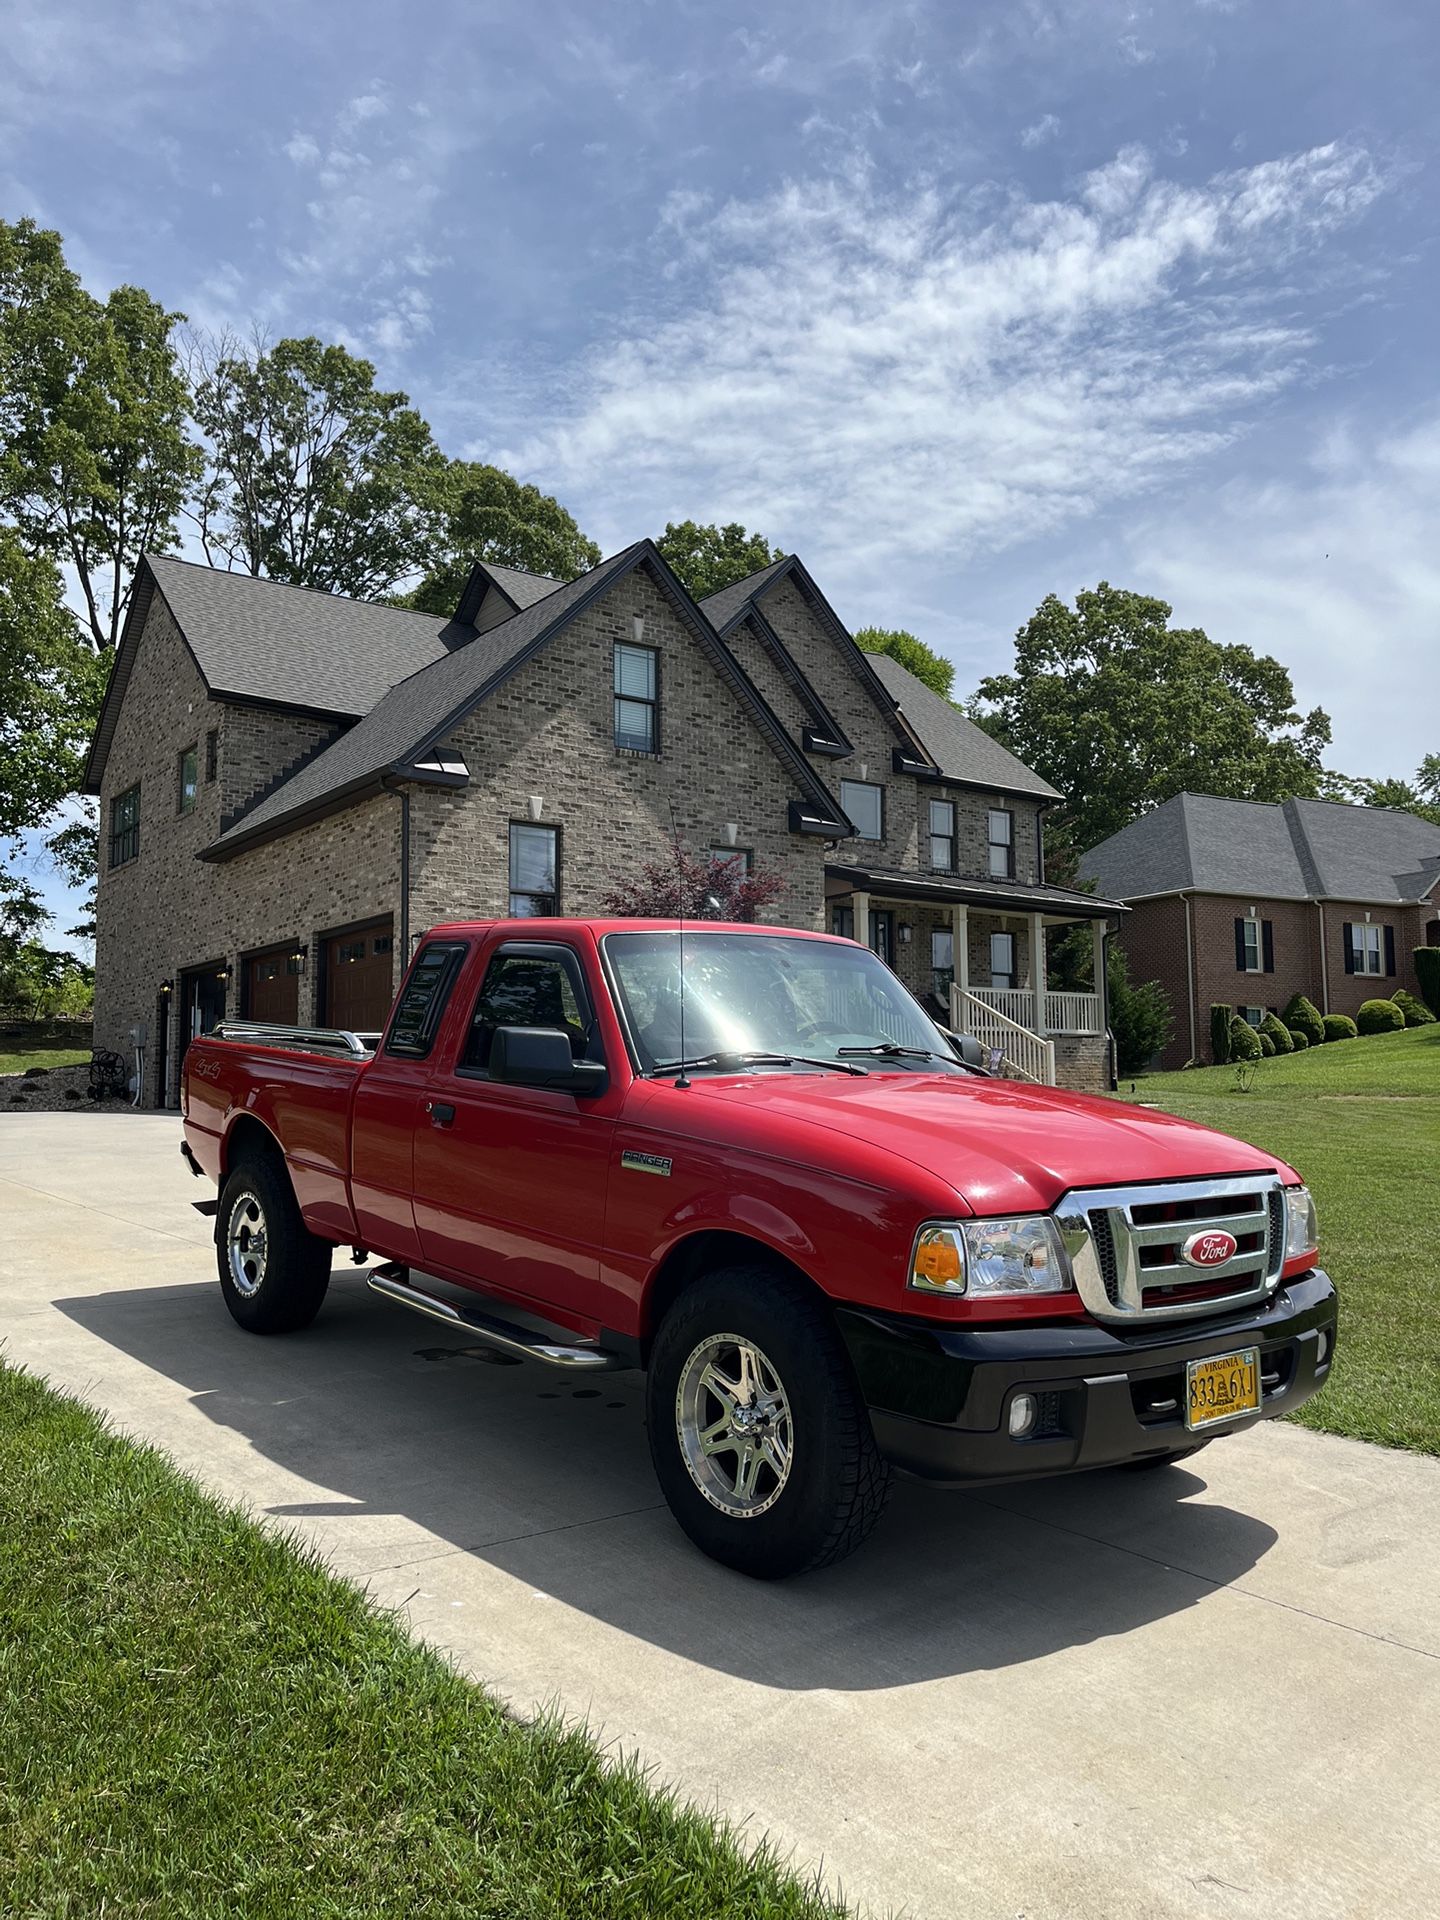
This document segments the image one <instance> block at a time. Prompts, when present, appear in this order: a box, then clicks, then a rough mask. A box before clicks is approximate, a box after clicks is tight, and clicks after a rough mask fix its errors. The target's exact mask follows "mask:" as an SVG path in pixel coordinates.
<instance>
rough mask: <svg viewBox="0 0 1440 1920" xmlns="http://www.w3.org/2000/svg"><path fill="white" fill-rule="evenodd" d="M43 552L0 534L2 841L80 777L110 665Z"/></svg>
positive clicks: (29, 825) (38, 821) (37, 823)
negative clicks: (82, 624) (83, 627)
mask: <svg viewBox="0 0 1440 1920" xmlns="http://www.w3.org/2000/svg"><path fill="white" fill-rule="evenodd" d="M109 663H110V657H109V655H108V654H97V653H96V652H95V650H94V649H93V648H92V647H91V646H89V645H88V644H87V642H86V641H85V639H84V638H83V637H82V635H81V632H80V629H79V627H78V626H77V624H76V621H75V617H74V615H73V614H72V613H71V612H70V611H69V609H68V608H67V607H66V606H65V602H64V589H63V586H62V584H61V580H60V575H59V572H58V570H57V568H56V566H55V563H54V561H53V560H51V559H50V557H49V556H48V555H47V554H32V553H27V552H26V550H25V548H24V546H23V545H22V544H21V541H20V538H19V536H18V534H17V533H16V532H15V531H14V529H13V528H9V527H0V838H3V839H13V838H14V837H15V836H16V835H17V834H21V833H25V832H28V831H30V830H32V829H35V828H39V827H42V826H43V825H44V824H45V822H46V821H47V820H48V819H49V818H50V816H51V815H52V814H53V813H54V811H55V809H56V807H57V806H59V804H60V802H61V801H62V800H63V799H64V798H65V796H66V794H68V793H71V792H73V790H74V788H75V786H76V784H77V783H78V781H79V778H80V769H81V766H82V765H83V763H84V758H85V750H86V747H87V746H88V744H89V740H90V735H91V733H92V732H93V731H94V727H95V722H96V720H97V719H98V718H99V713H100V701H101V699H102V697H103V695H104V690H105V679H106V673H107V669H108V667H109Z"/></svg>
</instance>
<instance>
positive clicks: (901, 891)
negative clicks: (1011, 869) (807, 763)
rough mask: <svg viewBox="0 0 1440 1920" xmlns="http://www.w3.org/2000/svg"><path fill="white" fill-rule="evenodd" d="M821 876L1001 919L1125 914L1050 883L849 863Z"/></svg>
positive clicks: (830, 864)
mask: <svg viewBox="0 0 1440 1920" xmlns="http://www.w3.org/2000/svg"><path fill="white" fill-rule="evenodd" d="M825 871H826V873H827V874H828V875H830V876H831V877H832V878H834V879H836V880H845V881H848V882H849V883H850V885H852V886H859V887H865V888H867V889H868V890H869V891H871V892H872V893H875V894H876V895H878V896H880V897H882V898H887V899H898V900H932V901H935V902H936V903H944V902H946V901H949V902H951V903H954V904H961V903H963V904H965V905H967V906H987V907H994V908H996V909H998V910H999V911H1000V912H1002V913H1069V912H1072V911H1073V912H1074V914H1075V917H1076V919H1077V920H1104V919H1108V918H1109V916H1110V915H1111V914H1116V913H1125V912H1126V911H1127V908H1126V907H1125V906H1124V904H1123V903H1122V902H1121V901H1119V900H1110V899H1105V898H1103V897H1102V896H1101V895H1100V894H1096V893H1080V892H1077V891H1076V889H1075V888H1074V887H1052V886H1050V885H1049V884H1048V882H1038V883H1037V884H1036V885H1034V886H1025V885H1023V884H1022V883H1021V882H1019V881H1017V880H964V879H960V878H958V877H957V876H955V875H954V874H940V873H919V872H916V871H915V870H914V869H913V868H903V867H867V866H864V865H859V866H857V865H856V864H855V863H854V862H852V861H847V860H834V861H827V862H826V866H825Z"/></svg>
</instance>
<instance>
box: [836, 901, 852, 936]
mask: <svg viewBox="0 0 1440 1920" xmlns="http://www.w3.org/2000/svg"><path fill="white" fill-rule="evenodd" d="M830 931H831V933H833V934H834V935H835V938H836V939H837V940H853V939H854V938H855V909H854V908H853V907H832V908H831V909H830Z"/></svg>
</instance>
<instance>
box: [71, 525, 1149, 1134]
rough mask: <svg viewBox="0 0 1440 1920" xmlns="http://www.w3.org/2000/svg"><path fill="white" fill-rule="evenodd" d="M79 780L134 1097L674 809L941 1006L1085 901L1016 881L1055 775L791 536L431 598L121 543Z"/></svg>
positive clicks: (382, 970) (115, 1031) (588, 895)
mask: <svg viewBox="0 0 1440 1920" xmlns="http://www.w3.org/2000/svg"><path fill="white" fill-rule="evenodd" d="M85 786H86V791H87V792H90V793H95V794H98V796H99V799H100V806H101V863H100V866H101V873H100V889H99V898H98V902H97V923H98V925H97V954H96V972H97V978H96V1041H97V1044H98V1045H102V1046H108V1047H115V1048H118V1049H121V1050H123V1051H125V1052H127V1053H128V1052H129V1051H130V1050H131V1048H132V1047H133V1046H134V1045H135V1044H136V1040H137V1037H138V1038H139V1041H140V1044H143V1045H144V1046H145V1048H146V1057H147V1070H146V1092H145V1096H144V1098H145V1103H146V1104H151V1105H153V1104H158V1103H162V1102H163V1103H166V1104H168V1103H172V1102H173V1101H174V1099H175V1097H176V1090H177V1087H178V1079H179V1062H180V1054H181V1051H182V1049H183V1045H184V1044H185V1043H186V1041H188V1038H189V1037H190V1036H191V1035H192V1034H194V1033H196V1032H199V1031H202V1030H204V1029H206V1028H208V1027H209V1026H211V1025H213V1024H214V1022H215V1021H216V1020H217V1019H219V1018H221V1017H222V1016H223V1015H224V1014H225V1013H226V1012H227V1010H228V1011H229V1012H230V1013H231V1014H232V1015H233V1014H238V1015H240V1016H241V1017H246V1018H253V1019H268V1020H280V1021H288V1022H294V1021H300V1022H325V1023H327V1024H331V1025H338V1026H348V1027H352V1028H355V1029H356V1030H359V1031H362V1032H363V1031H370V1030H374V1029H375V1028H377V1027H378V1026H379V1025H380V1023H381V1021H382V1020H383V1018H384V1015H385V1013H386V1011H387V1009H388V1007H389V1003H390V999H391V996H392V993H393V991H394V987H395V985H396V982H397V981H398V979H399V976H400V973H401V972H402V971H403V968H404V966H405V963H406V960H407V959H408V956H409V954H410V953H411V951H412V950H413V946H414V943H415V940H416V939H417V938H418V936H419V935H420V934H421V933H422V932H423V931H424V929H425V928H426V927H427V926H429V925H431V924H433V923H434V922H435V921H437V920H440V919H445V918H453V917H457V916H466V915H470V916H475V917H477V918H486V917H494V916H502V915H506V914H511V913H522V914H530V913H534V914H546V913H555V912H560V911H564V912H567V913H579V914H584V913H587V912H593V911H595V910H597V909H598V907H599V903H600V900H601V898H602V897H603V895H604V894H605V893H606V892H607V891H608V889H609V888H610V887H611V886H612V885H613V884H614V883H615V882H616V881H617V880H618V879H621V878H623V877H625V876H627V875H633V874H634V873H635V872H636V870H637V869H638V868H639V867H640V866H641V865H642V864H643V863H644V862H645V861H647V860H651V859H654V858H656V857H657V856H659V855H662V854H663V852H664V850H665V848H666V847H667V845H668V844H669V841H670V835H671V831H672V820H673V822H674V825H675V827H676V828H678V831H679V833H680V835H681V837H682V839H683V840H685V841H686V842H687V843H688V844H690V845H691V846H694V847H698V848H702V849H709V850H710V851H711V852H712V854H713V857H715V858H716V859H734V858H738V859H746V860H750V859H752V858H753V859H755V860H757V861H759V862H763V863H764V864H765V865H767V866H769V867H771V868H774V869H776V870H778V871H779V872H780V873H781V874H782V875H783V877H784V880H785V891H784V893H783V895H782V896H781V898H780V900H779V901H778V902H777V903H776V905H775V907H774V908H773V909H772V910H771V913H770V916H769V917H770V918H772V919H773V920H775V921H776V922H778V923H782V924H787V925H794V926H802V927H818V926H822V925H834V926H839V927H842V928H843V929H844V930H845V931H846V932H851V931H853V932H854V933H855V934H856V936H857V937H858V938H862V939H867V940H868V941H869V942H870V944H871V945H872V946H874V947H875V948H876V950H877V951H878V952H880V953H881V954H882V956H883V957H884V958H886V959H887V960H889V961H890V962H891V964H892V965H894V966H895V968H896V970H897V972H899V973H900V974H901V976H902V978H904V979H905V980H906V981H907V983H908V984H910V985H911V986H912V987H914V988H915V989H916V990H917V991H919V992H921V993H926V992H930V991H932V990H933V989H936V988H938V989H939V991H940V1001H939V1010H941V1011H944V1012H949V1011H951V1005H950V993H949V988H950V982H951V975H952V973H953V974H954V976H955V978H956V979H957V981H958V983H959V985H960V987H961V988H962V989H968V988H969V987H970V983H971V982H972V981H973V982H974V983H975V986H974V994H975V996H977V997H976V998H975V1000H974V1004H973V1006H972V1005H971V1003H970V1001H969V1000H967V1001H966V1003H965V1005H964V1007H963V1008H962V1013H963V1014H964V1015H965V1016H966V1023H967V1024H968V1025H972V1026H975V1025H976V1022H975V1021H974V1020H971V1019H970V1018H969V1017H968V1016H969V1014H971V1013H974V1014H975V1015H976V1016H977V1017H978V1020H979V1023H980V1024H981V1025H983V1024H984V1022H985V1020H987V1019H990V1018H992V1017H993V1018H995V1019H1000V1020H1002V1022H1003V1024H1004V1026H1005V1029H1006V1032H1007V1033H1008V1032H1009V1030H1010V1026H1011V1021H1010V1020H1009V1019H1008V1018H1006V1017H1005V1015H1004V1013H1003V1012H1002V1013H996V1012H994V1010H993V1009H992V1007H991V1005H990V1002H991V1001H994V1002H997V1003H998V1002H1003V1003H1004V1005H1005V1007H1006V1008H1008V1009H1009V1012H1010V1013H1011V1014H1013V1013H1014V1012H1015V1011H1016V1010H1017V1008H1018V1007H1019V1003H1020V1002H1021V1001H1022V1000H1023V999H1024V997H1025V992H1026V990H1027V988H1028V985H1029V969H1030V965H1031V954H1032V952H1035V951H1039V952H1041V953H1042V955H1043V943H1044V932H1043V929H1044V927H1045V925H1047V924H1051V925H1053V924H1062V923H1068V922H1073V921H1074V920H1076V919H1087V920H1090V921H1092V922H1093V923H1094V924H1095V925H1096V926H1097V927H1099V928H1102V929H1103V927H1104V925H1105V924H1106V923H1107V917H1108V915H1109V914H1110V913H1112V912H1114V911H1116V909H1114V908H1113V906H1112V905H1110V904H1109V903H1106V902H1101V901H1096V900H1092V899H1090V898H1088V897H1086V896H1083V895H1077V894H1072V893H1067V892H1065V891H1064V890H1063V889H1057V888H1050V887H1047V886H1046V885H1045V884H1044V857H1043V850H1042V845H1041V828H1040V816H1041V813H1042V811H1043V808H1044V806H1045V805H1046V804H1048V803H1049V802H1051V801H1053V800H1054V799H1055V798H1056V797H1058V796H1056V795H1055V794H1054V792H1053V790H1052V789H1051V788H1049V787H1046V786H1045V784H1044V783H1043V782H1042V781H1039V780H1038V779H1037V778H1036V776H1035V775H1034V774H1033V773H1031V772H1030V771H1029V769H1028V768H1026V767H1024V766H1022V765H1021V764H1020V762H1019V761H1017V760H1015V759H1014V758H1013V757H1012V756H1011V755H1009V754H1007V753H1005V752H1004V750H1003V749H1002V748H1000V747H999V746H997V744H996V743H995V742H994V741H992V740H990V739H989V737H988V736H987V735H986V734H984V733H983V732H982V731H981V730H980V729H979V728H976V727H974V726H972V725H971V724H970V723H969V722H968V721H966V720H965V719H964V718H963V717H962V716H961V715H960V714H958V713H957V712H956V711H955V709H953V708H952V707H950V706H949V704H948V703H947V702H945V701H942V700H939V699H938V698H937V696H935V695H933V694H931V693H930V692H929V691H928V689H926V688H924V687H922V686H921V685H920V683H919V682H918V681H916V680H914V679H913V677H912V676H911V675H909V674H907V673H905V672H904V670H903V669H902V668H899V667H897V666H896V665H895V663H894V662H892V661H889V660H879V661H872V660H871V659H870V658H869V656H867V655H865V654H863V653H862V652H861V651H860V650H859V648H857V647H856V646H855V644H854V642H853V640H852V639H851V638H850V636H849V634H848V633H847V632H846V631H845V629H844V628H843V626H841V624H840V622H839V620H838V619H837V618H836V616H835V615H834V613H833V611H832V610H831V609H830V608H829V606H828V604H827V603H826V602H825V601H824V599H823V598H822V597H821V595H820V594H819V591H818V589H817V588H816V587H815V585H814V583H813V581H812V580H811V579H810V576H809V575H808V574H807V573H806V571H805V569H804V568H803V567H802V566H801V564H800V563H799V561H798V560H794V559H787V560H784V561H781V562H778V563H777V564H776V565H775V566H773V567H769V568H766V569H765V570H764V572H763V573H761V574H758V575H756V576H754V578H753V579H751V580H748V581H743V582H741V583H740V584H739V586H738V587H733V588H730V589H727V590H726V592H724V593H722V594H718V595H716V596H714V597H713V598H712V599H711V600H710V601H708V602H706V603H705V605H704V606H703V607H700V606H697V605H696V604H695V602H694V601H692V600H691V599H690V597H689V596H688V595H687V594H686V593H685V591H684V589H683V588H682V587H681V586H680V585H679V583H678V581H677V580H676V579H675V577H674V575H673V574H672V573H671V572H670V570H669V568H668V567H667V566H666V565H665V563H664V561H663V560H662V558H661V557H660V555H659V553H658V552H657V550H656V549H655V547H654V545H653V544H652V543H651V542H650V541H641V542H639V543H638V544H637V545H635V546H633V547H630V548H627V549H626V550H625V551H624V552H623V553H620V554H616V555H614V556H613V557H612V558H610V559H608V560H606V561H603V562H602V563H601V564H600V565H599V566H598V567H596V568H595V569H594V570H593V571H592V572H590V573H588V574H585V575H584V576H582V577H581V578H580V579H579V580H576V581H572V582H569V583H565V584H562V583H560V582H557V581H554V580H547V579H540V578H538V577H536V576H535V575H531V574H524V573H519V572H517V571H515V570H513V569H510V568H506V567H499V566H489V565H479V566H477V567H476V568H475V569H474V570H473V571H472V574H471V577H470V580H469V582H468V583H467V586H466V588H465V592H464V595H463V597H462V599H461V602H460V605H459V606H458V607H457V609H456V611H455V614H454V615H453V616H452V617H451V618H450V619H448V620H447V619H442V618H439V617H438V616H434V615H429V614H420V613H411V612H406V611H402V610H399V609H395V608H390V607H383V606H377V605H373V604H370V603H366V602H358V601H351V600H344V599H341V598H339V597H338V596H333V595H327V594H323V593H317V592H314V591H311V590H308V589H303V588H294V587H287V586H283V585H279V584H277V583H275V582H272V581H266V580H256V579H252V578H251V577H250V576H248V575H243V574H235V573H225V572H220V571H216V570H212V569H210V568H208V567H202V566H195V565H192V564H190V563H188V562H184V561H179V560H173V559H166V558H147V559H146V560H144V561H143V562H142V563H141V567H140V569H139V572H138V574H137V578H136V585H135V591H134V594H133V597H132V603H131V608H130V613H129V617H128V619H127V621H126V626H125V631H124V634H123V635H122V638H121V643H120V647H119V651H118V654H117V658H116V664H115V671H114V674H113V676H112V679H111V685H110V689H109V692H108V694H107V696H106V700H105V705H104V709H103V711H102V714H101V719H100V724H99V727H98V729H97V732H96V736H95V740H94V742H93V744H92V748H91V753H90V759H89V763H88V766H87V769H86V780H85ZM957 934H958V935H959V936H960V938H959V941H958V948H957V942H956V936H957ZM995 934H999V935H1002V936H1003V937H1002V938H1000V939H998V940H996V939H995V938H993V937H992V936H993V935H995ZM1098 939H1099V936H1098V935H1097V949H1098ZM957 951H958V952H959V954H960V958H959V960H958V961H957V960H956V958H955V955H956V952H957ZM1085 1001H1090V1002H1092V1004H1090V1005H1088V1006H1082V1005H1081V1003H1082V1002H1085ZM1062 1002H1063V1005H1061V1004H1060V1003H1062ZM1012 1003H1013V1004H1012ZM1071 1003H1073V1005H1072V1004H1071ZM1047 1010H1048V1011H1049V1012H1050V1014H1051V1015H1052V1016H1055V1015H1056V1014H1057V1012H1058V1013H1060V1014H1064V1015H1065V1016H1066V1019H1068V1024H1069V1026H1070V1027H1072V1028H1074V1029H1076V1030H1075V1031H1074V1032H1071V1033H1066V1034H1064V1035H1062V1036H1061V1037H1060V1038H1057V1039H1055V1040H1053V1041H1051V1040H1049V1039H1045V1040H1043V1041H1042V1045H1043V1046H1048V1047H1049V1048H1050V1049H1051V1057H1052V1058H1058V1060H1059V1063H1060V1067H1061V1070H1062V1076H1063V1075H1068V1076H1069V1077H1071V1078H1075V1079H1077V1080H1079V1081H1081V1082H1083V1083H1085V1084H1092V1085H1098V1084H1100V1083H1101V1080H1102V1078H1103V1075H1104V1072H1105V1058H1106V1056H1105V1048H1104V1038H1103V1029H1104V1020H1103V1008H1102V1005H1101V1003H1100V1001H1099V1000H1096V999H1093V997H1092V996H1076V995H1068V996H1059V997H1058V998H1057V1000H1056V1005H1055V1006H1050V1005H1049V1002H1048V1001H1047V1000H1045V999H1044V998H1043V997H1042V999H1041V1000H1040V1001H1039V1002H1038V1011H1037V1012H1036V1013H1035V1015H1034V1017H1033V1018H1032V1019H1031V1021H1030V1023H1029V1025H1030V1026H1031V1027H1034V1026H1036V1025H1041V1026H1043V1024H1044V1022H1045V1018H1046V1012H1047ZM1021 1011H1023V1009H1021ZM1065 1023H1066V1022H1065V1020H1062V1019H1059V1018H1055V1017H1052V1019H1051V1023H1050V1024H1051V1025H1052V1026H1058V1025H1064V1024H1065ZM977 1030H978V1029H977ZM1027 1032H1028V1029H1027V1028H1026V1026H1025V1024H1024V1022H1023V1020H1022V1021H1019V1022H1016V1023H1015V1033H1016V1035H1017V1036H1019V1039H1020V1040H1023V1039H1024V1038H1025V1036H1026V1033H1027ZM1012 1051H1013V1049H1012ZM1042 1077H1043V1076H1042Z"/></svg>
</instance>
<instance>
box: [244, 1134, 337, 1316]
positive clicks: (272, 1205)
mask: <svg viewBox="0 0 1440 1920" xmlns="http://www.w3.org/2000/svg"><path fill="white" fill-rule="evenodd" d="M216 1220H217V1225H218V1231H217V1233H216V1236H215V1256H216V1265H217V1266H218V1268H219V1271H220V1291H221V1293H222V1294H223V1295H224V1297H225V1304H226V1306H227V1307H228V1308H229V1309H230V1313H231V1316H232V1317H233V1318H234V1319H235V1320H236V1321H237V1323H238V1324H239V1325H240V1326H242V1327H244V1329H245V1331H246V1332H247V1333H296V1332H298V1331H299V1329H300V1328H301V1327H308V1326H309V1325H310V1322H311V1321H312V1320H313V1319H314V1318H315V1316H316V1314H317V1313H319V1311H320V1307H321V1304H322V1302H323V1301H324V1299H325V1291H326V1289H327V1287H328V1286H329V1285H330V1255H331V1253H332V1252H333V1248H332V1247H331V1245H330V1242H329V1241H328V1240H320V1239H317V1238H316V1236H315V1235H314V1234H313V1233H311V1232H310V1230H309V1229H308V1228H307V1227H306V1225H305V1222H304V1221H303V1220H302V1219H301V1217H300V1209H299V1207H298V1206H297V1204H296V1201H295V1192H294V1189H293V1188H292V1187H291V1185H290V1176H289V1174H288V1173H287V1172H286V1171H285V1166H284V1162H283V1161H282V1160H281V1159H280V1158H279V1156H278V1154H274V1155H272V1154H253V1155H251V1156H248V1157H247V1158H246V1159H244V1160H242V1161H240V1163H239V1164H238V1165H237V1166H236V1167H234V1168H233V1169H232V1170H231V1172H230V1173H229V1174H228V1175H227V1177H226V1180H225V1184H224V1186H223V1187H222V1188H221V1190H220V1208H219V1212H218V1213H217V1215H216ZM257 1232H258V1235H259V1239H258V1243H257Z"/></svg>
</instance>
